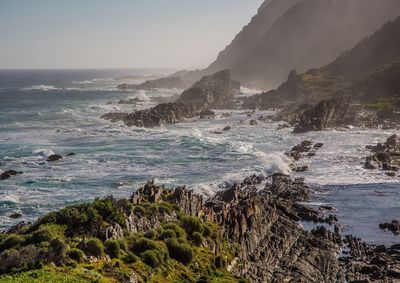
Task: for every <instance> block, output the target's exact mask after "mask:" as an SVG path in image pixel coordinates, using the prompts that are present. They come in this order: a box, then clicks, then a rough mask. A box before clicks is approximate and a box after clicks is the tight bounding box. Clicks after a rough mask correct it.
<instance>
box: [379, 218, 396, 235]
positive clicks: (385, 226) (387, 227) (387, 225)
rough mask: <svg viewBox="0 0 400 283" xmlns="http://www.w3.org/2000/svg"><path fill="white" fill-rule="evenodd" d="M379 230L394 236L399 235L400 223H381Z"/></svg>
mask: <svg viewBox="0 0 400 283" xmlns="http://www.w3.org/2000/svg"><path fill="white" fill-rule="evenodd" d="M379 228H381V229H385V230H389V231H392V232H393V233H394V234H396V235H400V221H399V220H393V221H392V222H390V223H381V224H379Z"/></svg>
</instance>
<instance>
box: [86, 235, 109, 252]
mask: <svg viewBox="0 0 400 283" xmlns="http://www.w3.org/2000/svg"><path fill="white" fill-rule="evenodd" d="M103 252H104V246H103V243H102V242H101V241H100V240H99V239H97V238H92V239H90V240H88V241H87V242H86V245H85V253H86V254H87V255H88V256H95V257H99V256H101V255H102V254H103Z"/></svg>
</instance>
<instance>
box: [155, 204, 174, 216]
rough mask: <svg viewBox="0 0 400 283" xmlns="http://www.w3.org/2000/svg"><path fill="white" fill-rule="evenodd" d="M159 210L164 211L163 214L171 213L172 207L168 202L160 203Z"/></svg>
mask: <svg viewBox="0 0 400 283" xmlns="http://www.w3.org/2000/svg"><path fill="white" fill-rule="evenodd" d="M158 212H159V213H162V214H164V213H168V214H171V212H172V208H170V207H169V206H168V205H167V204H159V205H158Z"/></svg>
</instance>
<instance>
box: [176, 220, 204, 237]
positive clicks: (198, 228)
mask: <svg viewBox="0 0 400 283" xmlns="http://www.w3.org/2000/svg"><path fill="white" fill-rule="evenodd" d="M181 223H182V227H183V229H185V231H186V233H188V235H190V236H191V235H193V233H194V232H199V233H200V234H203V231H204V227H203V224H202V223H201V221H200V219H199V218H197V217H194V216H182V217H181Z"/></svg>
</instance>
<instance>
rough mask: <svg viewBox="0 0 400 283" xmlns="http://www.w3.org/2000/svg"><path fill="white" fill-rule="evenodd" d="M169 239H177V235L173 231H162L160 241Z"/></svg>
mask: <svg viewBox="0 0 400 283" xmlns="http://www.w3.org/2000/svg"><path fill="white" fill-rule="evenodd" d="M169 238H176V233H175V231H174V230H172V229H167V230H162V231H161V233H160V235H159V236H158V239H160V240H165V239H169Z"/></svg>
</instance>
